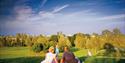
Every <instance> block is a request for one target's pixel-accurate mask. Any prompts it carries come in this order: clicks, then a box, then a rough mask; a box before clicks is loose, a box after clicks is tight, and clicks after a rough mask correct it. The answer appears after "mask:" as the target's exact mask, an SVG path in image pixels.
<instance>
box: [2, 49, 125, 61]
mask: <svg viewBox="0 0 125 63" xmlns="http://www.w3.org/2000/svg"><path fill="white" fill-rule="evenodd" d="M71 51H73V52H74V54H75V56H76V57H78V58H79V59H80V60H82V61H85V59H87V57H86V55H87V52H86V50H85V49H83V50H74V48H72V49H71ZM44 55H45V53H43V52H41V53H40V54H39V56H36V54H35V53H33V52H32V51H31V50H30V49H29V48H28V47H4V48H0V63H40V62H41V61H42V60H44V58H45V56H44ZM61 57H62V53H60V54H59V58H61ZM93 60H94V61H93ZM105 60H109V59H108V58H107V59H103V58H98V59H97V58H95V57H92V58H90V59H89V60H88V61H87V63H93V62H95V63H100V62H101V63H105V62H104V61H105ZM112 60H113V62H110V63H116V62H115V60H114V59H111V61H112ZM90 61H92V62H90ZM118 63H124V60H123V59H122V60H121V62H118Z"/></svg>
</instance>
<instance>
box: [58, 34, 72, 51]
mask: <svg viewBox="0 0 125 63" xmlns="http://www.w3.org/2000/svg"><path fill="white" fill-rule="evenodd" d="M58 45H59V48H60V49H61V50H62V48H63V47H64V46H68V47H71V42H70V41H69V39H68V38H67V37H66V36H65V35H64V34H62V33H59V34H58Z"/></svg>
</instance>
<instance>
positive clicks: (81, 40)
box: [75, 33, 86, 48]
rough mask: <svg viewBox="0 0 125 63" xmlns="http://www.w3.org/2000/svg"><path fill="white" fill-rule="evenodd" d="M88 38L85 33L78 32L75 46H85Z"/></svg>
mask: <svg viewBox="0 0 125 63" xmlns="http://www.w3.org/2000/svg"><path fill="white" fill-rule="evenodd" d="M85 44H86V38H85V36H84V34H82V33H78V34H77V35H76V38H75V47H77V48H85Z"/></svg>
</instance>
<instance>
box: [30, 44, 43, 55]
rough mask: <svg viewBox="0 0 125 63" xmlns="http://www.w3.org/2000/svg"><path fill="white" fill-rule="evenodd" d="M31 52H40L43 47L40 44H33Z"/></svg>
mask: <svg viewBox="0 0 125 63" xmlns="http://www.w3.org/2000/svg"><path fill="white" fill-rule="evenodd" d="M32 50H33V51H34V52H36V53H38V52H40V51H41V50H43V45H42V44H41V43H35V44H34V45H33V46H32Z"/></svg>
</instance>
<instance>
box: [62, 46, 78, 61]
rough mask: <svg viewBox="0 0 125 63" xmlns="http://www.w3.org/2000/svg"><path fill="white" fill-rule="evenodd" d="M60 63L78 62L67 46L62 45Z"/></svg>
mask: <svg viewBox="0 0 125 63" xmlns="http://www.w3.org/2000/svg"><path fill="white" fill-rule="evenodd" d="M60 63H78V60H77V59H76V58H75V56H74V54H73V53H72V52H70V51H69V48H68V47H64V53H63V57H62V59H61V62H60Z"/></svg>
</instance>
